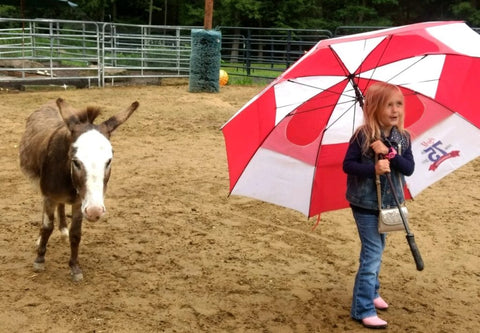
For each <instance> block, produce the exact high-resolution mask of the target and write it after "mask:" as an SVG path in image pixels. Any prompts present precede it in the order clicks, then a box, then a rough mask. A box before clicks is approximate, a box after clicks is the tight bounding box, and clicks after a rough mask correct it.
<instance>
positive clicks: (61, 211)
mask: <svg viewBox="0 0 480 333" xmlns="http://www.w3.org/2000/svg"><path fill="white" fill-rule="evenodd" d="M57 217H58V228H59V229H60V233H61V234H62V239H63V240H64V241H65V242H66V241H67V240H68V226H67V217H66V216H65V204H63V203H62V204H58V208H57Z"/></svg>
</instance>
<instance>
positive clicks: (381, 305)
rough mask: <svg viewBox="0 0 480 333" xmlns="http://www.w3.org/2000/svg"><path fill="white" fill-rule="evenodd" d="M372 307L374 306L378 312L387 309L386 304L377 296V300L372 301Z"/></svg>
mask: <svg viewBox="0 0 480 333" xmlns="http://www.w3.org/2000/svg"><path fill="white" fill-rule="evenodd" d="M373 305H375V307H376V308H377V309H379V310H386V309H388V303H387V302H385V301H384V300H383V298H381V297H380V296H378V297H377V298H375V299H374V300H373Z"/></svg>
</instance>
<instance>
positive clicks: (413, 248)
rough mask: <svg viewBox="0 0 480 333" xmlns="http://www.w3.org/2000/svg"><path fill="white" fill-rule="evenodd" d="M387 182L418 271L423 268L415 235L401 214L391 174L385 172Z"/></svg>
mask: <svg viewBox="0 0 480 333" xmlns="http://www.w3.org/2000/svg"><path fill="white" fill-rule="evenodd" d="M385 176H387V180H388V183H389V185H390V188H391V189H392V194H393V198H394V199H395V203H396V204H397V208H398V211H399V212H400V216H401V218H402V222H403V226H404V227H405V231H406V233H407V242H408V246H409V247H410V251H411V252H412V256H413V259H414V260H415V264H416V266H417V270H418V271H422V270H423V259H422V256H421V255H420V251H419V250H418V247H417V244H416V243H415V236H414V235H413V234H412V233H411V232H410V229H409V228H408V222H407V219H406V218H405V216H404V215H403V212H402V208H401V207H400V202H399V200H398V197H397V192H395V188H394V187H393V182H392V176H391V175H390V173H386V174H385Z"/></svg>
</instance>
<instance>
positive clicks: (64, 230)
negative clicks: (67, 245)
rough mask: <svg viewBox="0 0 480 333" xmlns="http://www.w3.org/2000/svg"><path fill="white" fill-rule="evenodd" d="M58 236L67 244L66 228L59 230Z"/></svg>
mask: <svg viewBox="0 0 480 333" xmlns="http://www.w3.org/2000/svg"><path fill="white" fill-rule="evenodd" d="M60 234H61V236H62V240H63V241H64V242H68V229H67V228H62V229H60Z"/></svg>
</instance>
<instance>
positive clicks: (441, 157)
mask: <svg viewBox="0 0 480 333" xmlns="http://www.w3.org/2000/svg"><path fill="white" fill-rule="evenodd" d="M432 142H433V143H432ZM430 143H432V144H430ZM423 144H424V145H425V146H426V145H428V144H430V145H429V147H428V148H427V149H424V150H423V152H424V153H427V154H428V159H429V160H430V161H431V162H433V163H432V164H431V165H430V167H429V168H428V170H430V171H435V170H436V169H437V168H438V167H439V166H440V164H442V163H443V162H445V161H446V160H448V159H450V158H452V157H459V156H460V150H452V151H451V152H447V151H446V150H445V149H443V148H442V147H441V146H442V141H440V140H438V141H435V140H434V139H429V140H427V142H425V143H423Z"/></svg>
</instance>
